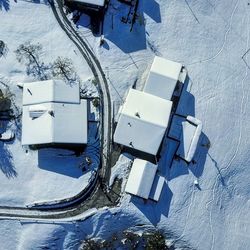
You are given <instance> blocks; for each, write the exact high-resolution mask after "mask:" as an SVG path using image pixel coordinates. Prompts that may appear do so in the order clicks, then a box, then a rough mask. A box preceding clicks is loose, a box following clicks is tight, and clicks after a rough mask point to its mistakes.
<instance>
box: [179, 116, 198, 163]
mask: <svg viewBox="0 0 250 250" xmlns="http://www.w3.org/2000/svg"><path fill="white" fill-rule="evenodd" d="M201 130H202V123H201V121H200V120H198V119H197V118H194V117H192V116H188V117H187V118H186V121H183V122H182V135H181V138H180V145H179V148H178V150H177V153H176V154H177V155H179V156H180V157H182V158H183V159H185V160H186V161H187V162H190V161H191V160H192V158H193V156H194V154H195V151H196V148H197V144H198V141H199V138H200V135H201Z"/></svg>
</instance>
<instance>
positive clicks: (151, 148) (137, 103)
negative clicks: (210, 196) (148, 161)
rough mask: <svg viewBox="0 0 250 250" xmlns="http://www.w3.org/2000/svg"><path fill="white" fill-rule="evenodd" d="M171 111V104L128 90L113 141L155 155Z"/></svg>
mask: <svg viewBox="0 0 250 250" xmlns="http://www.w3.org/2000/svg"><path fill="white" fill-rule="evenodd" d="M171 108H172V102H171V101H168V100H164V99H162V98H159V97H157V96H153V95H150V94H147V93H144V92H141V91H138V90H134V89H131V90H130V91H129V93H128V96H127V98H126V101H125V103H124V104H123V107H122V110H121V112H120V117H119V119H118V123H117V127H116V130H115V134H114V141H115V142H116V143H119V144H122V145H125V146H127V147H132V148H135V149H137V150H140V151H142V152H146V153H149V154H152V155H156V154H157V151H158V149H159V146H160V144H161V141H162V138H163V136H164V133H165V130H166V128H167V126H168V122H169V116H170V112H171ZM138 116H139V117H138Z"/></svg>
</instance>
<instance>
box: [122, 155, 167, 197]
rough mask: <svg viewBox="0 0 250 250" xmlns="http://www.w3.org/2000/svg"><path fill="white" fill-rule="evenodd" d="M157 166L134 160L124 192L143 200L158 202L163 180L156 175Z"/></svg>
mask: <svg viewBox="0 0 250 250" xmlns="http://www.w3.org/2000/svg"><path fill="white" fill-rule="evenodd" d="M156 172H157V165H155V164H153V163H151V162H148V161H145V160H141V159H135V160H134V162H133V165H132V168H131V171H130V174H129V178H128V181H127V184H126V187H125V192H127V193H130V194H132V195H136V196H138V197H141V198H143V199H153V200H155V201H158V200H159V198H160V194H161V191H162V188H163V185H164V178H163V177H162V176H159V175H158V174H157V173H156Z"/></svg>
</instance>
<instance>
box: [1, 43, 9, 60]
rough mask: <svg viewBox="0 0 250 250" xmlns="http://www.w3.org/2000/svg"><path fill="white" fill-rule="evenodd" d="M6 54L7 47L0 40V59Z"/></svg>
mask: <svg viewBox="0 0 250 250" xmlns="http://www.w3.org/2000/svg"><path fill="white" fill-rule="evenodd" d="M7 52H8V48H7V45H6V43H5V42H4V41H2V40H0V57H2V56H5V55H6V54H7Z"/></svg>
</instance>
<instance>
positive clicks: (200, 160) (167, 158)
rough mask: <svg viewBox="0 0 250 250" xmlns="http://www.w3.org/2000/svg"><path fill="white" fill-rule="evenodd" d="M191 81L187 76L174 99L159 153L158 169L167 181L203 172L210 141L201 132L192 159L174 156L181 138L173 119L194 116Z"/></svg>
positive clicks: (199, 174) (197, 175) (199, 175)
mask: <svg viewBox="0 0 250 250" xmlns="http://www.w3.org/2000/svg"><path fill="white" fill-rule="evenodd" d="M189 84H191V81H190V78H189V77H188V76H187V78H186V80H185V83H184V86H183V88H182V91H181V95H180V98H179V99H178V101H176V100H175V101H174V112H175V113H174V116H173V117H172V119H171V121H170V123H171V124H170V127H169V130H168V132H167V134H166V137H165V138H164V141H163V147H162V152H161V155H160V161H159V169H160V172H161V174H162V175H164V176H166V178H167V180H168V181H171V180H172V179H174V178H177V177H179V176H182V175H188V174H190V173H192V174H193V175H194V176H195V177H196V178H199V177H201V176H202V174H203V170H204V166H205V162H206V158H207V154H208V150H209V147H210V141H209V139H208V137H207V136H206V135H205V134H204V132H202V133H201V136H200V138H199V141H198V143H197V148H196V152H195V154H194V157H193V160H192V161H191V162H190V163H188V162H186V161H185V160H183V159H181V158H179V157H177V156H176V153H177V150H178V149H179V147H180V145H181V144H180V141H181V139H182V138H183V136H182V132H180V133H179V137H178V136H177V135H176V133H175V131H176V130H177V131H179V130H181V129H182V125H181V122H180V124H179V125H180V126H174V124H175V123H176V122H175V119H176V118H177V119H179V120H180V121H182V120H183V121H184V120H185V118H186V117H187V116H189V115H190V116H193V117H195V97H194V96H193V95H192V94H191V93H190V91H189V90H188V89H189V87H190V85H189ZM173 127H174V129H173Z"/></svg>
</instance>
